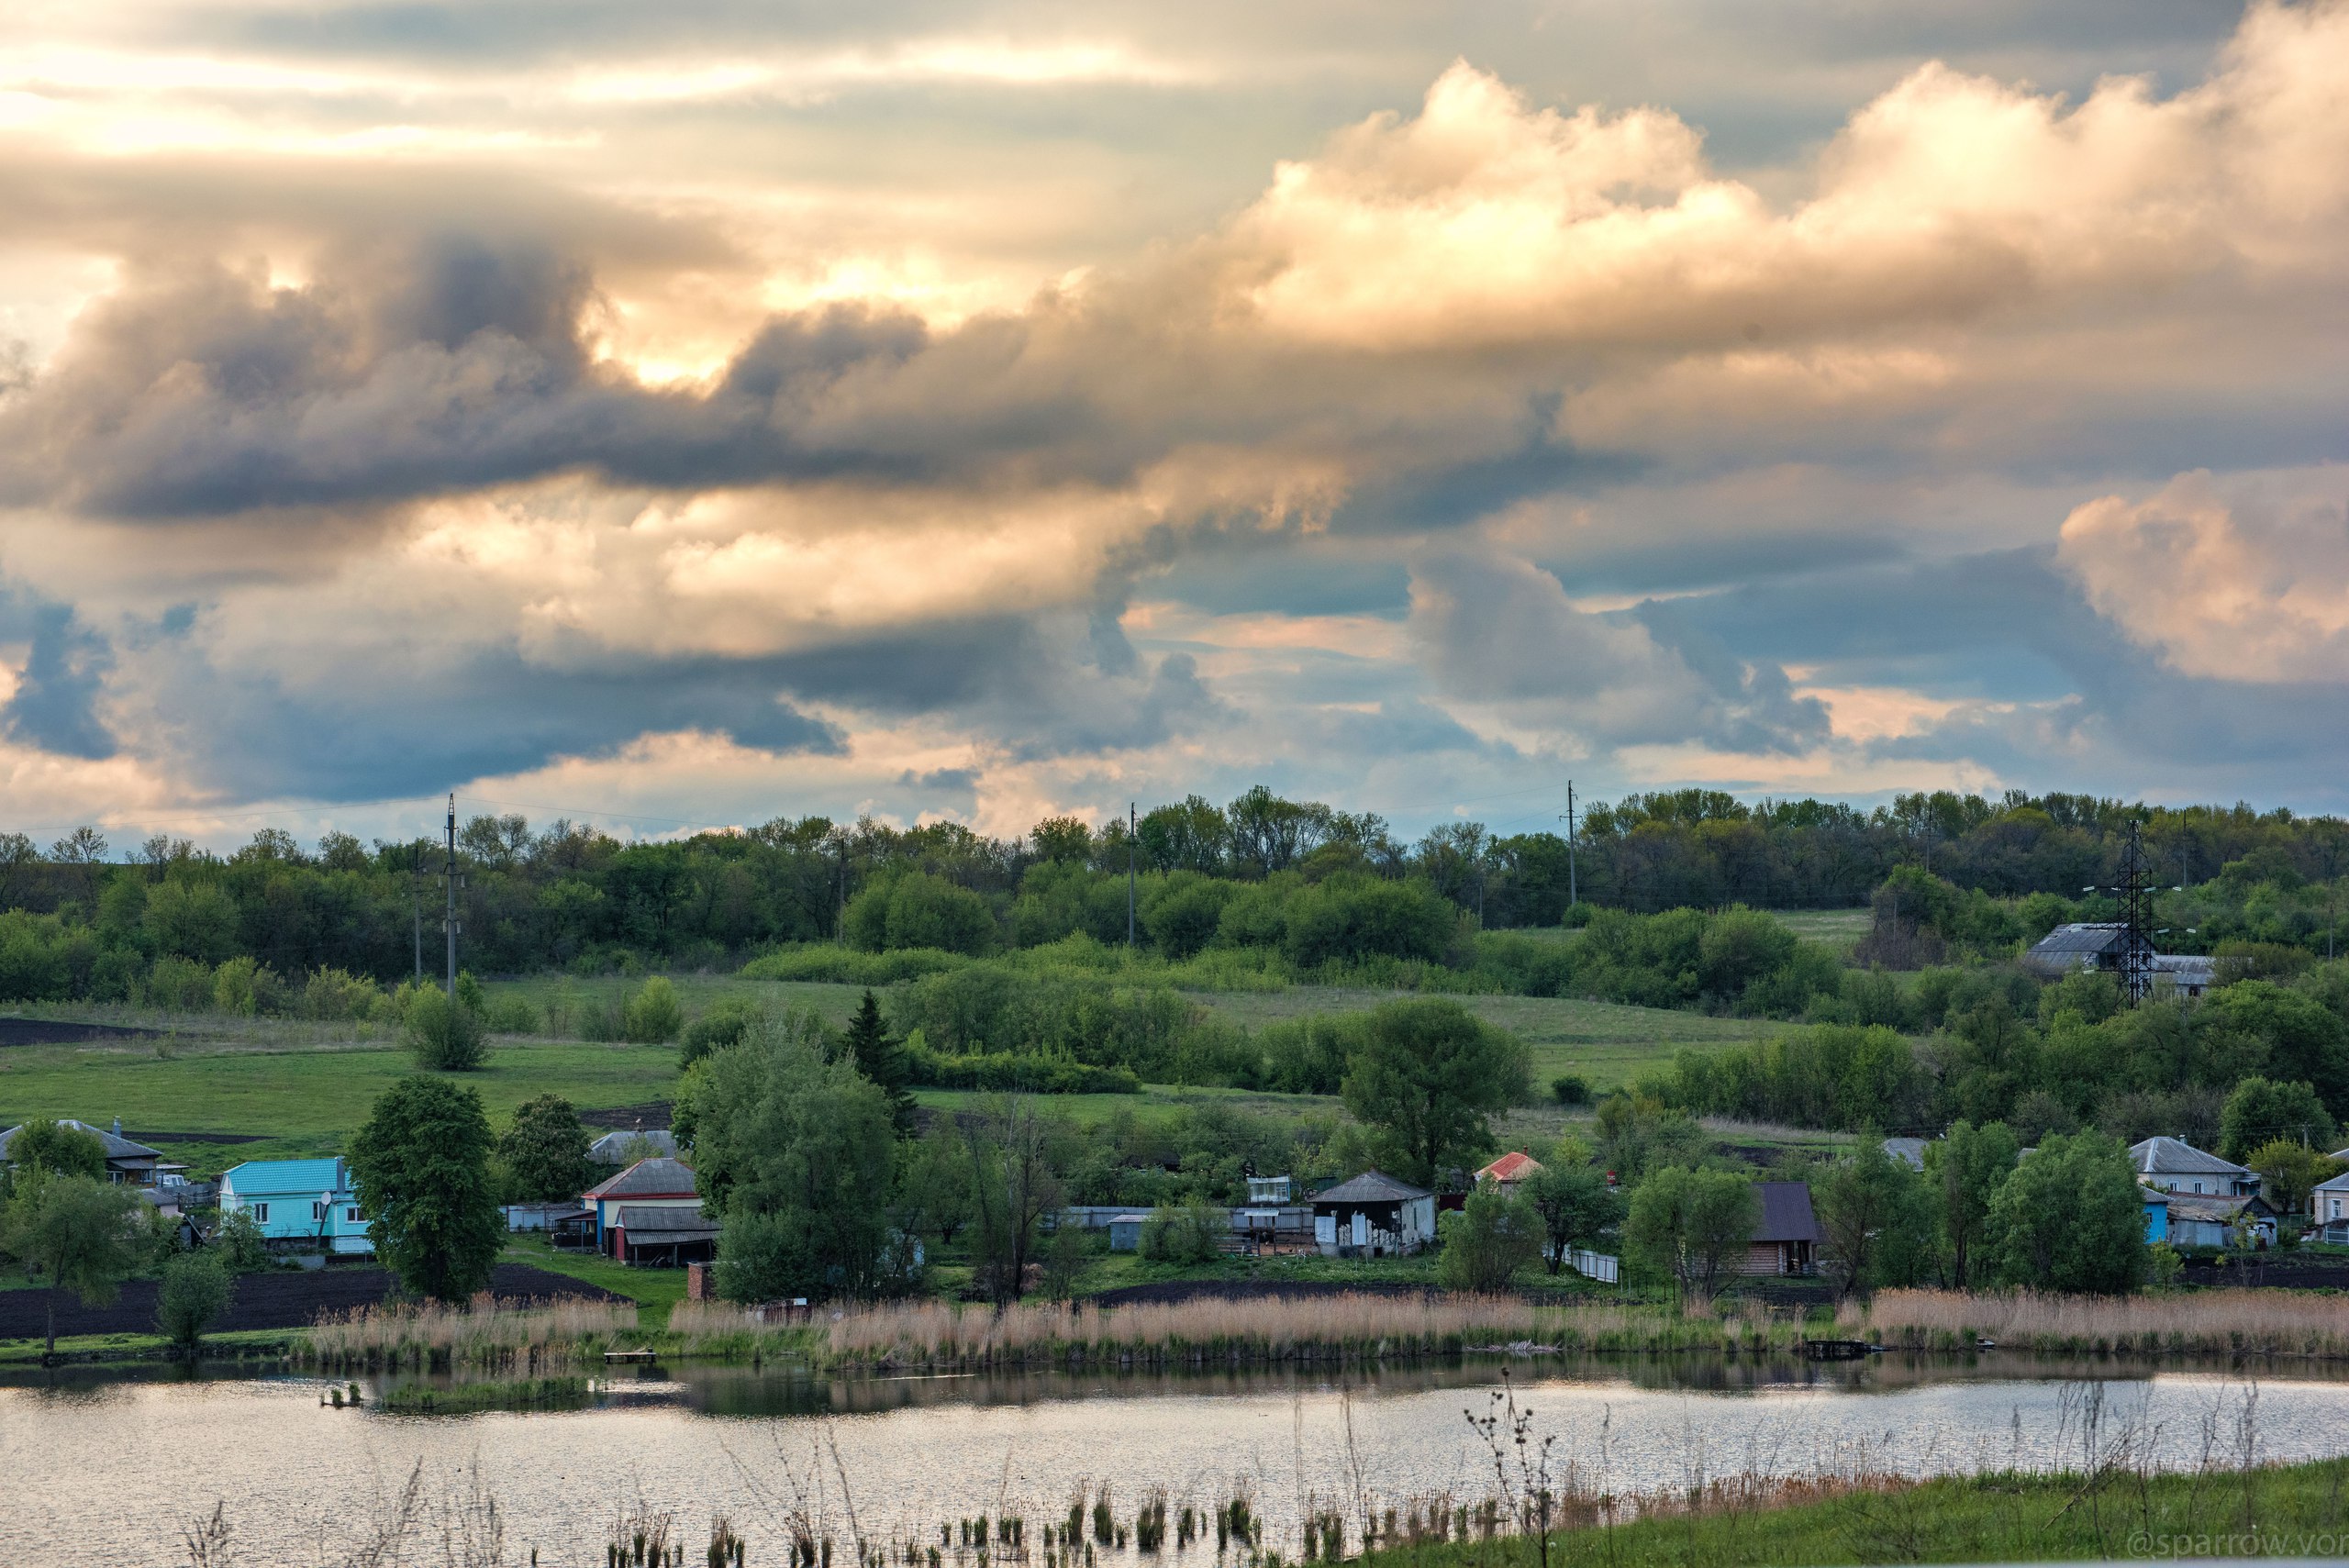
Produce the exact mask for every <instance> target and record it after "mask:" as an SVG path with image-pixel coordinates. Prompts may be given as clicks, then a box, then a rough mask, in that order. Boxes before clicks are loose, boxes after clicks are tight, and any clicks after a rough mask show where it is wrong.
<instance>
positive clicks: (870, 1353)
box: [823, 1293, 1726, 1366]
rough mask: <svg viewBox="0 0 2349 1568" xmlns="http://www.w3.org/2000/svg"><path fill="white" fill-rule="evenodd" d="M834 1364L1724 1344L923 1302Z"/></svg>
mask: <svg viewBox="0 0 2349 1568" xmlns="http://www.w3.org/2000/svg"><path fill="white" fill-rule="evenodd" d="M825 1327H826V1333H825V1336H824V1346H823V1348H824V1349H825V1350H827V1351H829V1354H830V1355H831V1356H832V1357H833V1358H834V1359H836V1360H839V1361H842V1362H868V1363H877V1364H887V1365H898V1366H971V1365H982V1366H984V1365H995V1364H1020V1363H1025V1362H1177V1363H1179V1362H1207V1361H1209V1360H1229V1361H1265V1360H1269V1361H1286V1360H1322V1359H1332V1358H1335V1359H1341V1360H1343V1359H1378V1358H1386V1357H1409V1356H1418V1355H1431V1354H1436V1355H1445V1354H1457V1353H1461V1352H1464V1351H1510V1350H1515V1351H1520V1352H1523V1351H1530V1350H1534V1349H1542V1350H1653V1349H1684V1348H1689V1347H1691V1346H1697V1345H1706V1346H1718V1345H1720V1344H1721V1343H1722V1342H1723V1340H1724V1339H1725V1337H1726V1336H1725V1335H1724V1333H1723V1329H1722V1326H1721V1324H1720V1321H1719V1320H1718V1319H1715V1318H1685V1319H1684V1318H1674V1317H1672V1316H1670V1315H1668V1314H1665V1313H1663V1312H1659V1311H1658V1310H1656V1309H1654V1308H1652V1307H1616V1306H1588V1307H1585V1306H1574V1307H1552V1306H1543V1305H1541V1304H1538V1303H1533V1302H1528V1301H1522V1300H1519V1299H1516V1298H1514V1297H1508V1296H1377V1295H1370V1294H1355V1293H1350V1294H1346V1295H1340V1296H1314V1297H1310V1298H1307V1299H1301V1300H1300V1299H1285V1298H1281V1297H1275V1296H1256V1297H1249V1298H1245V1299H1238V1300H1232V1299H1220V1298H1217V1299H1202V1300H1196V1301H1186V1302H1176V1303H1154V1302H1152V1303H1136V1304H1132V1305H1129V1306H1124V1307H1110V1308H1106V1309H1105V1308H1094V1309H1092V1310H1089V1311H1084V1310H1074V1309H1072V1308H1070V1307H1063V1306H1060V1305H1057V1304H1042V1303H1020V1304H1019V1305H1016V1306H1012V1307H1006V1308H1004V1309H1003V1310H1002V1311H1000V1312H997V1311H995V1310H993V1309H991V1308H988V1307H956V1306H952V1305H950V1304H947V1303H943V1302H918V1303H908V1304H905V1305H899V1306H889V1307H874V1308H869V1309H866V1310H863V1311H856V1312H851V1313H847V1314H844V1315H842V1316H841V1317H839V1318H835V1319H834V1320H832V1321H831V1322H830V1323H829V1324H828V1325H826V1326H825Z"/></svg>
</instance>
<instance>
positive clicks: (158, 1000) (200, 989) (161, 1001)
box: [142, 954, 212, 1013]
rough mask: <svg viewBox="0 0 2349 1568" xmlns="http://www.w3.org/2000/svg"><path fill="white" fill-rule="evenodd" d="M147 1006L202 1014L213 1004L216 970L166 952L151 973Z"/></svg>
mask: <svg viewBox="0 0 2349 1568" xmlns="http://www.w3.org/2000/svg"><path fill="white" fill-rule="evenodd" d="M142 990H143V992H144V994H145V996H146V1001H147V1005H148V1006H150V1007H161V1008H163V1009H164V1010H165V1011H167V1012H173V1013H200V1012H202V1011H204V1010H205V1009H206V1008H207V1007H209V1006H212V971H211V969H210V968H208V967H207V966H206V965H204V964H201V963H198V962H195V961H194V960H193V959H185V958H179V957H176V956H173V955H169V954H167V955H165V956H164V957H162V958H159V959H157V960H156V961H155V967H154V968H152V969H150V970H149V971H148V972H147V984H145V986H143V987H142Z"/></svg>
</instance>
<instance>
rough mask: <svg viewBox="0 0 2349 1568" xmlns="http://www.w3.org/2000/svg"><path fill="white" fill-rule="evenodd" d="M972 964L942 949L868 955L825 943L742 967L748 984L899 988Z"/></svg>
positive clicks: (765, 957)
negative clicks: (816, 983)
mask: <svg viewBox="0 0 2349 1568" xmlns="http://www.w3.org/2000/svg"><path fill="white" fill-rule="evenodd" d="M968 962H971V961H970V960H969V959H967V958H964V957H963V955H962V954H961V953H955V952H946V951H941V950H940V949H938V948H895V949H892V950H890V951H886V952H865V951H861V950H859V949H856V948H847V947H841V946H840V945H839V944H838V943H836V942H823V943H818V944H813V945H810V946H807V947H799V948H789V949H784V950H781V951H775V952H771V953H763V954H762V955H760V956H759V957H757V958H754V959H752V960H751V962H748V963H746V964H744V965H743V966H742V971H741V973H742V978H743V979H745V980H787V981H788V980H796V981H822V982H828V983H829V984H834V985H871V986H875V987H878V986H883V985H895V984H897V983H898V982H899V981H902V980H918V979H920V978H921V977H922V976H923V975H925V974H937V973H942V972H944V971H946V970H949V969H960V968H961V967H962V966H963V965H964V964H966V963H968Z"/></svg>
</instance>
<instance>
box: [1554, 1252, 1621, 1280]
mask: <svg viewBox="0 0 2349 1568" xmlns="http://www.w3.org/2000/svg"><path fill="white" fill-rule="evenodd" d="M1566 1267H1568V1268H1570V1269H1572V1270H1574V1272H1575V1273H1578V1274H1580V1275H1582V1276H1583V1277H1584V1278H1585V1279H1595V1280H1597V1281H1598V1283H1599V1284H1620V1283H1621V1281H1622V1275H1623V1260H1622V1259H1620V1258H1613V1257H1609V1256H1608V1255H1607V1254H1606V1253H1605V1252H1594V1251H1590V1250H1589V1249H1588V1248H1586V1247H1574V1248H1570V1249H1568V1250H1567V1252H1566Z"/></svg>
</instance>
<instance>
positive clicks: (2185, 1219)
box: [2166, 1191, 2276, 1248]
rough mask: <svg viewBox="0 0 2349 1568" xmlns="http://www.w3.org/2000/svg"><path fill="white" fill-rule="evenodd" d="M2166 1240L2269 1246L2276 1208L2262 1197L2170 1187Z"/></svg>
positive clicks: (2273, 1235) (2204, 1244)
mask: <svg viewBox="0 0 2349 1568" xmlns="http://www.w3.org/2000/svg"><path fill="white" fill-rule="evenodd" d="M2166 1240H2168V1242H2169V1244H2170V1245H2171V1246H2173V1247H2232V1246H2236V1245H2239V1244H2243V1243H2248V1244H2249V1245H2250V1246H2252V1247H2254V1248H2266V1247H2273V1246H2274V1245H2275V1244H2276V1211H2275V1210H2274V1209H2272V1208H2270V1207H2267V1200H2266V1198H2263V1197H2255V1196H2243V1197H2234V1196H2220V1195H2197V1194H2193V1193H2181V1192H2176V1191H2173V1192H2172V1193H2170V1195H2169V1232H2168V1235H2167V1237H2166Z"/></svg>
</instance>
